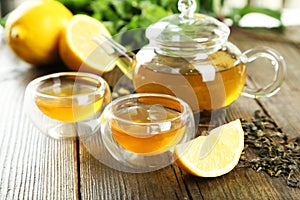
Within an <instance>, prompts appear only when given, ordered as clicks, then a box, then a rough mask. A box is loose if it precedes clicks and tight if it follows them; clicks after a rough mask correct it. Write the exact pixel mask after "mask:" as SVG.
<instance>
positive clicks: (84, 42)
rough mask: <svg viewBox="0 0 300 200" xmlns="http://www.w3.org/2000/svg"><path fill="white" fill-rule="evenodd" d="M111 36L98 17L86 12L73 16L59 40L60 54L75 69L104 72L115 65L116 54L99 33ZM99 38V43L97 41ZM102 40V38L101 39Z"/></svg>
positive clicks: (69, 66) (68, 65)
mask: <svg viewBox="0 0 300 200" xmlns="http://www.w3.org/2000/svg"><path fill="white" fill-rule="evenodd" d="M101 34H103V35H105V36H107V37H111V35H110V33H109V31H108V30H107V29H106V27H105V26H104V25H103V24H102V23H101V22H100V21H98V20H97V19H94V18H93V17H91V16H88V15H85V14H77V15H74V16H73V17H72V19H71V20H70V21H69V23H68V25H67V26H66V28H65V29H64V30H63V32H62V34H61V37H60V41H59V54H60V57H61V58H62V60H63V61H64V63H65V64H66V65H67V67H68V68H70V69H72V70H75V71H88V72H93V73H103V72H108V71H111V70H112V69H113V68H114V67H115V60H116V58H115V56H113V55H112V52H109V50H111V49H110V47H109V45H108V43H107V42H104V41H103V40H102V41H99V37H98V36H99V35H101ZM97 39H98V43H97V42H96V41H95V40H97ZM100 40H101V39H100Z"/></svg>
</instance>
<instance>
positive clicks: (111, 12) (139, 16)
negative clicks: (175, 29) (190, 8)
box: [58, 0, 178, 35]
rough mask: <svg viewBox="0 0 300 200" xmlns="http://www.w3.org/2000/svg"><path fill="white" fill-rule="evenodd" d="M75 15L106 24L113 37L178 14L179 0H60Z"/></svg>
mask: <svg viewBox="0 0 300 200" xmlns="http://www.w3.org/2000/svg"><path fill="white" fill-rule="evenodd" d="M58 1H60V2H62V3H63V4H64V5H65V6H66V7H67V8H69V9H70V10H71V11H72V12H73V14H78V13H84V14H88V15H90V16H92V17H94V18H96V19H98V20H100V21H102V22H103V23H104V25H105V26H106V27H107V29H108V30H109V31H110V33H111V34H112V35H115V34H117V33H119V32H124V31H127V30H130V29H135V28H145V27H147V26H149V25H150V24H152V23H154V22H156V21H158V20H159V19H161V18H163V17H165V16H168V15H171V14H172V13H176V12H178V10H177V2H178V0H58Z"/></svg>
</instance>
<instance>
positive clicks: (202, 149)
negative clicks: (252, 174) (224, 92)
mask: <svg viewBox="0 0 300 200" xmlns="http://www.w3.org/2000/svg"><path fill="white" fill-rule="evenodd" d="M243 148H244V131H243V129H242V126H241V122H240V120H235V121H232V122H230V123H227V124H224V125H222V126H220V127H218V128H215V129H213V130H212V131H211V132H210V134H209V135H208V136H199V137H197V138H195V139H193V140H191V141H189V142H187V143H183V144H179V145H177V146H176V147H175V149H174V159H175V164H176V165H178V166H179V167H180V168H182V169H183V170H185V171H187V172H188V173H190V174H193V175H195V176H200V177H217V176H221V175H224V174H226V173H228V172H230V171H231V170H232V169H233V168H234V167H235V166H236V165H237V164H238V162H239V158H240V156H241V153H242V151H243Z"/></svg>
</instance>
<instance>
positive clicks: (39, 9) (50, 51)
mask: <svg viewBox="0 0 300 200" xmlns="http://www.w3.org/2000/svg"><path fill="white" fill-rule="evenodd" d="M72 16H73V14H72V13H71V12H70V11H69V10H68V9H67V8H66V7H65V6H64V5H63V4H61V3H60V2H58V1H54V0H44V1H43V0H35V1H34V0H29V1H24V2H23V3H21V4H20V5H19V6H18V7H17V8H16V9H15V10H13V11H12V12H11V13H10V14H9V15H8V18H7V21H6V25H5V32H6V33H5V40H6V42H7V43H8V45H9V46H10V47H11V48H12V49H13V51H14V52H15V53H16V54H17V55H18V56H19V57H20V58H21V59H23V60H24V61H26V62H28V63H31V64H33V65H44V64H49V63H53V62H56V61H57V60H58V59H59V54H58V40H59V36H60V32H61V30H62V29H63V27H64V26H66V24H67V22H68V21H69V20H70V19H71V17H72Z"/></svg>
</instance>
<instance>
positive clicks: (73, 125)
mask: <svg viewBox="0 0 300 200" xmlns="http://www.w3.org/2000/svg"><path fill="white" fill-rule="evenodd" d="M110 99H111V94H110V89H109V87H108V84H107V83H106V81H105V80H104V79H102V78H101V77H100V76H97V75H94V74H90V73H83V72H61V73H54V74H50V75H46V76H42V77H39V78H37V79H35V80H33V81H31V82H30V83H29V84H28V86H27V88H26V91H25V105H24V108H25V109H26V113H27V114H28V115H29V117H30V118H31V120H32V122H33V123H34V124H35V125H36V127H37V128H39V130H40V131H41V132H43V133H44V134H46V135H48V136H50V137H52V138H56V139H65V138H76V137H77V136H86V135H88V134H91V133H94V132H95V131H96V130H97V129H99V118H100V116H101V113H102V111H103V108H104V107H105V105H107V104H108V103H109V102H110Z"/></svg>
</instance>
